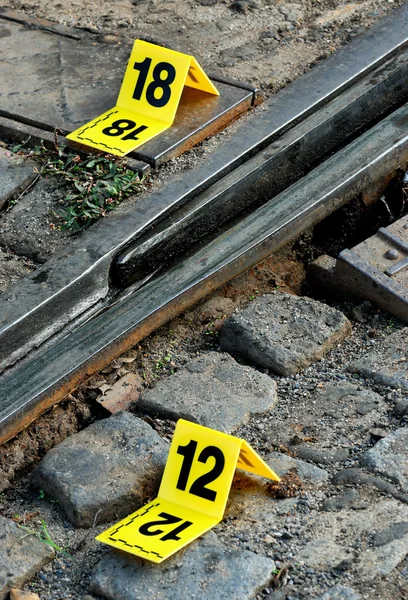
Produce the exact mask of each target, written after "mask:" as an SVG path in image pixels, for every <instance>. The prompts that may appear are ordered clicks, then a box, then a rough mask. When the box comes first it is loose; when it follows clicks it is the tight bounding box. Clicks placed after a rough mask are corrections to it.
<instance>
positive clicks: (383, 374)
mask: <svg viewBox="0 0 408 600" xmlns="http://www.w3.org/2000/svg"><path fill="white" fill-rule="evenodd" d="M348 370H349V371H351V372H352V373H359V374H360V375H362V376H363V377H367V379H371V380H373V381H375V382H376V383H380V384H381V385H387V386H390V387H393V388H397V389H402V390H408V327H404V329H401V330H400V331H396V332H395V333H393V334H392V335H390V336H389V337H388V339H387V340H386V341H385V343H383V344H381V348H379V349H376V348H374V349H373V350H371V351H370V352H368V353H367V354H365V355H364V356H362V357H361V358H359V359H357V360H355V361H354V362H352V363H350V365H349V366H348Z"/></svg>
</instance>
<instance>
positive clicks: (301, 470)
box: [265, 452, 329, 485]
mask: <svg viewBox="0 0 408 600" xmlns="http://www.w3.org/2000/svg"><path fill="white" fill-rule="evenodd" d="M265 461H266V462H267V463H268V465H269V466H270V467H271V468H272V469H273V470H274V471H276V473H277V474H278V475H279V477H282V476H283V475H286V474H287V473H288V471H290V470H291V469H296V471H297V474H298V475H299V477H300V479H301V480H302V481H304V482H305V483H306V482H309V483H313V484H314V485H318V484H321V483H324V482H326V481H327V480H328V479H329V473H328V472H327V471H326V470H325V469H321V468H320V467H316V466H315V465H311V464H309V463H307V462H306V461H304V460H299V459H297V458H292V457H291V456H288V455H287V454H282V453H280V452H270V453H269V454H268V455H267V456H266V458H265Z"/></svg>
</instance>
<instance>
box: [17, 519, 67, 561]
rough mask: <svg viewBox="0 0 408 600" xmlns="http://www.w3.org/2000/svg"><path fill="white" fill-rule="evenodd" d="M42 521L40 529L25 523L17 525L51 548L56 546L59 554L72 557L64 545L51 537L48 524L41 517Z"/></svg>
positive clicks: (55, 548)
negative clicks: (34, 528)
mask: <svg viewBox="0 0 408 600" xmlns="http://www.w3.org/2000/svg"><path fill="white" fill-rule="evenodd" d="M40 522H41V529H40V531H34V530H33V529H30V528H29V527H26V526H25V525H17V527H18V528H19V529H21V530H22V531H24V532H25V533H26V534H27V535H34V536H35V537H37V538H38V539H39V540H40V542H43V544H47V546H51V548H54V550H55V551H56V552H58V553H59V554H63V555H64V556H65V557H66V558H72V556H71V555H70V554H69V553H68V552H67V551H66V550H65V549H64V548H63V547H62V546H59V545H58V544H57V543H56V542H54V540H53V539H52V538H51V536H50V534H49V531H48V529H47V525H46V524H45V521H43V520H42V519H41V521H40Z"/></svg>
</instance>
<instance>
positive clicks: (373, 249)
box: [336, 215, 408, 323]
mask: <svg viewBox="0 0 408 600" xmlns="http://www.w3.org/2000/svg"><path fill="white" fill-rule="evenodd" d="M336 275H337V277H338V279H339V281H340V285H343V286H346V287H347V289H348V290H349V291H350V292H351V293H353V294H356V295H358V296H360V297H363V298H367V299H368V300H372V301H373V302H375V303H376V304H378V305H379V306H381V307H382V308H383V309H384V310H386V311H388V312H389V313H391V314H393V315H395V316H396V317H398V318H399V319H401V320H402V321H405V322H407V323H408V215H407V216H405V217H402V218H401V219H399V220H398V221H396V222H395V223H393V224H392V225H390V226H389V227H386V228H381V229H379V231H378V232H377V233H376V235H374V236H372V237H370V238H369V239H367V240H365V241H364V242H362V243H361V244H358V245H357V246H355V247H354V248H353V249H352V250H343V252H341V253H340V255H339V258H338V260H337V263H336Z"/></svg>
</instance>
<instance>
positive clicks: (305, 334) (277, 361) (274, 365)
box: [220, 292, 351, 376]
mask: <svg viewBox="0 0 408 600" xmlns="http://www.w3.org/2000/svg"><path fill="white" fill-rule="evenodd" d="M350 331H351V325H350V322H349V321H348V319H347V318H346V317H345V316H344V315H343V314H342V313H341V312H340V311H338V310H336V309H334V308H331V307H329V306H327V305H325V304H322V303H321V302H317V301H316V300H311V299H310V298H302V297H299V296H293V295H292V294H286V293H279V292H278V293H274V294H267V295H265V296H262V297H261V298H257V299H256V300H254V301H253V302H252V303H251V304H250V305H249V306H247V307H246V308H245V309H243V310H242V311H241V312H239V313H236V314H234V315H233V316H232V317H230V318H229V319H228V320H227V321H226V322H225V323H224V326H223V328H222V329H221V336H220V341H221V348H222V349H223V350H225V351H228V352H231V354H233V355H236V356H240V357H241V358H243V359H244V360H246V361H249V362H251V363H253V364H256V365H258V366H259V367H264V368H267V369H271V370H272V371H274V372H275V373H278V374H280V375H286V376H287V375H294V374H295V373H298V372H299V371H302V370H303V369H305V368H306V367H307V366H308V365H310V364H311V363H313V362H315V361H317V360H319V359H320V358H321V357H322V356H324V354H326V353H327V352H328V351H329V350H330V349H331V348H333V347H334V346H335V345H336V344H338V343H340V342H341V341H342V340H343V339H344V338H345V337H347V335H349V333H350Z"/></svg>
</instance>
